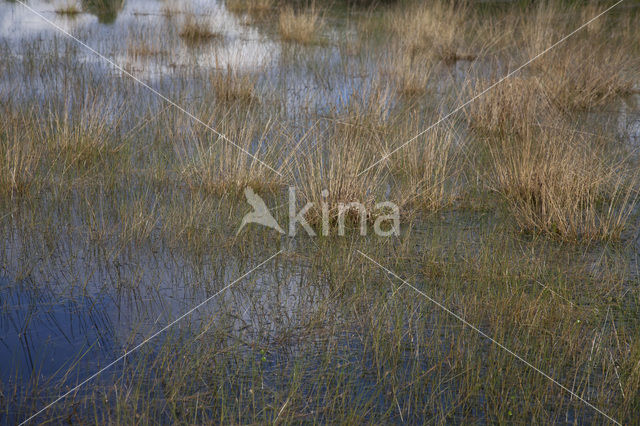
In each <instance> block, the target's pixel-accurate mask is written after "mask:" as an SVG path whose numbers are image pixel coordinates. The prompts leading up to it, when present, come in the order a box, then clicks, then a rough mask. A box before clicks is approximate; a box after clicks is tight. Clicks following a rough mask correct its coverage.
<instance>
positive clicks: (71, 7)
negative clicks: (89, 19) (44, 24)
mask: <svg viewBox="0 0 640 426" xmlns="http://www.w3.org/2000/svg"><path fill="white" fill-rule="evenodd" d="M55 12H56V14H57V15H63V16H70V17H74V16H77V15H79V14H81V13H82V10H80V8H79V7H78V5H77V4H76V3H65V4H63V5H60V6H58V7H56V9H55Z"/></svg>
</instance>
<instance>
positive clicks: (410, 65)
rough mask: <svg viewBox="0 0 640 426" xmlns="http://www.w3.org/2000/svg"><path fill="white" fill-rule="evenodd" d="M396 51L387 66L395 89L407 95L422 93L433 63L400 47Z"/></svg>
mask: <svg viewBox="0 0 640 426" xmlns="http://www.w3.org/2000/svg"><path fill="white" fill-rule="evenodd" d="M396 51H397V52H398V53H397V54H396V55H394V56H393V58H392V59H391V65H390V67H389V68H390V70H389V73H390V74H391V76H392V79H393V81H394V82H395V88H396V91H397V92H398V93H400V94H401V95H403V96H408V97H411V96H420V95H422V94H424V93H425V91H426V90H427V85H428V84H429V80H430V79H431V77H432V76H433V70H434V64H433V63H432V62H431V61H429V60H426V61H425V60H424V58H421V57H418V56H417V55H414V54H411V53H409V52H406V51H404V50H402V49H397V50H396Z"/></svg>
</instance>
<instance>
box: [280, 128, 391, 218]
mask: <svg viewBox="0 0 640 426" xmlns="http://www.w3.org/2000/svg"><path fill="white" fill-rule="evenodd" d="M328 131H329V132H330V134H329V135H328V136H323V134H317V135H311V136H310V137H309V140H315V142H314V145H313V146H311V147H310V148H308V149H307V152H306V153H305V154H304V155H297V156H296V157H295V159H294V160H293V164H292V167H293V172H292V174H293V175H294V176H295V177H296V188H298V192H299V195H298V199H299V200H302V201H301V205H304V204H306V203H307V202H311V203H313V204H314V205H313V207H312V208H311V209H310V210H309V211H308V214H307V215H306V218H307V220H308V221H309V223H311V224H315V225H318V224H319V223H320V222H321V221H322V210H321V206H322V205H323V203H324V204H326V206H327V213H328V217H329V220H330V222H334V221H336V220H337V219H338V214H339V205H340V204H343V205H347V204H349V203H351V202H359V203H360V204H362V205H363V206H364V207H365V209H366V212H367V220H372V219H373V218H374V217H373V216H372V215H373V214H375V204H376V202H378V201H381V200H382V199H383V198H384V197H381V194H380V191H381V190H382V189H383V188H384V175H383V173H382V168H375V169H373V170H372V171H370V172H369V173H365V174H363V175H361V176H358V172H360V171H362V170H363V169H364V168H365V167H367V166H369V165H370V164H371V163H372V162H373V159H374V157H373V156H372V154H373V153H372V152H371V146H367V142H368V140H367V139H366V138H364V137H363V136H365V134H364V133H361V132H360V131H359V130H358V128H355V127H353V126H351V125H345V124H342V123H340V122H336V123H334V124H333V125H332V127H331V128H330V129H329V130H328ZM325 190H326V191H328V193H327V196H326V197H325V196H323V191H325ZM345 218H346V219H353V220H355V221H358V220H359V215H358V212H357V211H356V210H355V209H354V210H349V211H348V212H346V214H345Z"/></svg>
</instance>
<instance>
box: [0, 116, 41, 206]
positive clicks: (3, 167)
mask: <svg viewBox="0 0 640 426" xmlns="http://www.w3.org/2000/svg"><path fill="white" fill-rule="evenodd" d="M2 121H3V123H2V124H1V125H0V126H2V127H0V195H3V196H4V195H9V196H11V197H13V196H14V195H19V194H22V193H25V192H28V190H29V189H30V188H31V187H32V185H33V183H34V181H35V178H36V175H37V173H38V168H39V165H40V163H41V157H42V149H40V147H39V146H38V144H37V141H36V140H35V139H34V138H32V137H28V136H27V134H26V133H27V132H26V130H25V129H27V128H28V124H30V123H28V119H27V118H25V117H24V116H18V117H12V118H11V119H9V117H8V116H5V117H4V118H3V120H2ZM21 135H24V136H23V137H21Z"/></svg>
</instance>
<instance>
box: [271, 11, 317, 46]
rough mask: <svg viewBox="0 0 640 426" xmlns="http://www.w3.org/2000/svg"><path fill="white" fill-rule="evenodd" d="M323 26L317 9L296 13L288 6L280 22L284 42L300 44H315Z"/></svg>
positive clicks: (282, 13) (279, 26) (281, 15)
mask: <svg viewBox="0 0 640 426" xmlns="http://www.w3.org/2000/svg"><path fill="white" fill-rule="evenodd" d="M323 26H324V22H323V20H322V17H321V16H320V13H319V12H318V11H317V10H316V9H315V8H311V9H308V10H304V11H299V12H296V11H294V10H293V8H292V7H291V6H287V7H285V8H284V9H283V10H282V12H281V13H280V18H279V20H278V29H279V30H280V36H281V37H282V40H284V41H292V42H296V43H300V44H311V43H313V42H315V41H316V40H317V37H318V33H319V32H320V31H321V30H322V27H323Z"/></svg>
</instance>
